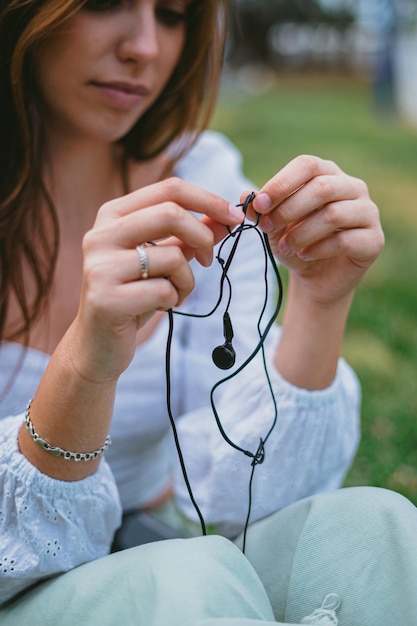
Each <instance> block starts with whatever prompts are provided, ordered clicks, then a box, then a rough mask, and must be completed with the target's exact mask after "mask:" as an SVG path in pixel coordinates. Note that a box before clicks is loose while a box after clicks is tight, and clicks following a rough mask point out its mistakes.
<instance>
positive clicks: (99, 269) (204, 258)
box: [70, 178, 243, 382]
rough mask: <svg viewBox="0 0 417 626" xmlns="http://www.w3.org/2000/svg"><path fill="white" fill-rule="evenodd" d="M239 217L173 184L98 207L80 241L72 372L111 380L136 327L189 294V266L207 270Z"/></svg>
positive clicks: (217, 201)
mask: <svg viewBox="0 0 417 626" xmlns="http://www.w3.org/2000/svg"><path fill="white" fill-rule="evenodd" d="M194 211H195V212H198V213H200V214H202V217H201V218H200V219H199V218H198V217H196V216H195V215H193V213H192V212H194ZM242 217H243V214H242V212H241V210H240V209H238V208H236V207H234V206H233V205H230V204H229V203H228V202H226V201H225V200H223V199H222V198H220V197H218V196H216V195H214V194H212V193H209V192H208V191H205V190H203V189H201V188H199V187H196V186H195V185H192V184H191V183H187V182H185V181H182V180H180V179H177V178H170V179H167V180H165V181H162V182H160V183H156V184H154V185H150V186H148V187H144V188H142V189H139V190H137V191H135V192H133V193H130V194H129V195H127V196H123V197H121V198H118V199H116V200H112V201H110V202H107V203H106V204H104V205H103V206H102V207H101V208H100V210H99V212H98V214H97V218H96V221H95V224H94V227H93V228H92V229H91V230H90V231H89V232H87V234H86V235H85V237H84V242H83V250H84V269H83V282H82V291H81V300H80V306H79V310H78V314H77V316H76V319H75V321H74V323H73V325H72V327H71V329H70V333H71V345H72V346H73V350H72V360H73V364H74V365H75V367H76V368H77V370H78V372H79V373H80V374H81V375H82V376H84V377H87V378H88V379H89V380H91V379H94V380H96V381H98V382H104V381H106V380H110V379H114V378H118V376H119V375H120V374H121V373H122V371H123V370H124V369H125V368H126V367H127V366H128V365H129V363H130V361H131V359H132V357H133V354H134V349H135V340H136V333H137V330H138V328H140V327H142V326H143V325H144V324H145V323H146V322H147V321H148V319H149V318H150V316H151V315H152V314H153V313H154V312H155V311H156V310H166V309H169V308H172V307H176V306H178V305H179V304H181V302H182V301H183V300H184V298H185V297H186V296H187V295H188V294H189V293H190V292H191V290H192V289H193V287H194V278H193V274H192V271H191V268H190V265H189V261H190V259H192V258H194V257H195V258H196V259H197V261H199V262H200V263H201V264H202V265H205V266H207V265H210V263H211V262H212V258H213V246H214V245H215V244H216V243H218V242H219V241H220V240H221V239H222V238H223V237H224V236H225V235H226V234H227V229H226V226H231V227H234V226H236V225H237V224H238V223H240V222H241V221H242ZM149 241H156V242H158V245H157V246H146V253H147V256H148V261H149V272H148V278H147V279H143V278H141V263H140V257H139V254H138V251H137V250H136V247H137V246H138V245H140V244H145V243H146V242H149Z"/></svg>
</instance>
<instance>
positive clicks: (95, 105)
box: [34, 0, 189, 142]
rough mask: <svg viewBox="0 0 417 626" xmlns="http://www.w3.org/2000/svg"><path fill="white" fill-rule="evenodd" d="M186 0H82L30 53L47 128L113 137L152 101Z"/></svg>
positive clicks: (163, 79) (181, 26)
mask: <svg viewBox="0 0 417 626" xmlns="http://www.w3.org/2000/svg"><path fill="white" fill-rule="evenodd" d="M188 4H189V0H87V3H86V4H85V6H84V7H83V8H82V9H81V10H80V11H79V12H78V13H77V14H76V15H75V16H74V17H73V18H71V19H70V21H68V22H67V23H66V25H65V27H64V28H62V29H61V30H60V32H59V33H57V34H56V35H55V36H54V37H52V38H50V39H48V40H47V41H46V42H45V43H44V44H42V46H41V47H40V48H39V50H38V51H37V52H36V53H35V57H34V59H35V67H36V70H35V71H36V75H37V80H38V85H39V89H40V93H41V96H42V99H43V102H44V105H45V109H46V115H45V118H46V123H47V125H48V128H49V129H50V130H51V132H53V133H54V136H55V134H56V133H63V134H64V135H65V134H66V135H67V136H68V137H71V138H76V137H81V138H84V139H87V138H92V139H96V140H99V141H105V142H112V141H116V140H117V139H120V138H121V137H123V136H124V135H125V134H126V133H127V132H128V131H129V130H130V129H131V128H132V126H133V125H134V124H135V123H136V121H137V120H138V119H139V118H140V117H141V116H142V115H143V114H144V113H145V111H147V109H148V108H149V107H150V106H151V105H152V104H153V103H154V102H155V100H156V99H157V97H158V96H159V94H160V93H161V91H162V90H163V88H164V86H165V85H166V83H167V81H168V79H169V78H170V76H171V74H172V72H173V70H174V69H175V67H176V65H177V63H178V60H179V58H180V55H181V52H182V50H183V46H184V41H185V18H186V9H187V5H188Z"/></svg>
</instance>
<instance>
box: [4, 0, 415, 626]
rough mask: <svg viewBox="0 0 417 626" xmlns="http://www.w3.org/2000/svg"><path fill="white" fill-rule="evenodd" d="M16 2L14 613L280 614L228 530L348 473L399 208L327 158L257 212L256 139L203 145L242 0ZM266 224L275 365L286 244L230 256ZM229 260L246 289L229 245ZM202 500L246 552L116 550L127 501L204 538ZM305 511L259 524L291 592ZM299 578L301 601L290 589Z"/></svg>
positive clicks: (359, 501) (10, 64)
mask: <svg viewBox="0 0 417 626" xmlns="http://www.w3.org/2000/svg"><path fill="white" fill-rule="evenodd" d="M0 6H1V10H0V46H1V61H0V71H1V77H0V80H1V85H0V91H1V94H2V97H1V99H0V107H1V110H0V126H1V152H0V153H1V164H0V165H1V167H0V176H1V182H0V194H1V196H0V197H1V204H0V207H1V208H0V211H1V213H0V215H1V222H0V224H1V264H2V270H1V279H0V280H1V301H0V302H1V304H0V311H1V314H0V333H1V339H2V344H1V350H0V380H1V393H2V396H1V404H0V412H1V417H2V418H3V419H2V420H1V422H0V433H1V434H0V437H1V440H0V445H1V449H2V454H1V458H0V477H1V478H0V480H1V506H0V524H1V536H0V562H1V568H0V576H1V585H0V601H1V602H2V603H5V604H4V606H3V609H1V610H0V617H1V622H2V624H12V623H13V624H16V623H19V624H24V623H29V620H30V623H34V622H33V620H35V622H36V620H38V621H37V622H36V623H39V624H47V623H51V624H52V623H53V624H56V623H57V622H59V623H68V624H89V625H90V624H95V623H97V624H98V623H100V624H105V623H109V624H114V623H119V622H123V623H135V624H136V623H138V624H142V623H143V624H151V623H152V624H162V623H164V624H165V623H170V624H175V623H181V624H197V623H200V622H199V620H203V619H205V618H209V617H211V616H215V617H220V618H229V617H230V618H234V617H236V618H239V619H240V618H242V617H246V618H251V617H253V618H256V619H261V620H263V621H265V620H266V621H268V620H273V619H274V616H273V614H272V609H271V606H270V604H269V600H268V598H267V596H266V595H265V589H264V587H263V586H262V584H261V582H260V581H259V579H258V578H257V575H256V574H255V571H254V570H253V569H252V567H251V565H250V564H249V561H248V560H247V559H246V557H245V556H244V555H243V554H242V552H241V551H240V550H238V548H237V547H236V546H235V545H234V544H233V543H232V542H231V541H230V540H229V539H230V538H234V537H236V536H237V535H238V534H239V533H240V532H241V531H242V530H243V529H244V527H245V524H246V523H247V521H248V516H249V512H250V519H249V521H250V522H254V521H256V520H260V519H261V518H267V516H269V515H270V514H272V513H273V512H274V511H278V510H280V509H282V508H283V507H286V506H287V505H289V504H291V503H292V502H295V501H297V500H299V499H301V498H305V497H306V496H312V495H313V494H317V493H319V492H323V491H328V490H333V489H335V488H337V487H338V486H340V484H341V482H342V480H343V477H344V474H345V472H346V470H347V468H348V466H349V463H350V461H351V459H352V455H353V453H354V451H355V446H356V443H357V438H358V404H359V391H358V384H357V381H356V378H355V376H354V374H353V373H352V371H351V370H350V369H349V367H348V366H347V365H346V364H345V363H344V362H343V361H341V360H340V359H339V354H340V346H341V342H342V338H343V333H344V327H345V322H346V317H347V314H348V310H349V306H350V303H351V299H352V295H353V291H354V289H355V287H356V285H357V283H358V281H359V280H360V279H361V277H362V276H363V274H364V273H365V272H366V270H367V269H368V267H369V266H370V265H371V264H372V262H373V261H374V260H375V259H376V257H377V256H378V254H379V252H380V251H381V248H382V246H383V235H382V231H381V227H380V222H379V216H378V210H377V208H376V207H375V205H374V204H373V202H372V201H371V200H370V198H369V195H368V191H367V188H366V186H365V184H364V183H363V182H362V181H360V180H357V179H354V178H352V177H350V176H348V175H346V174H345V173H344V172H342V171H341V170H340V169H339V168H338V167H337V165H335V164H334V163H332V162H328V161H323V160H321V159H320V158H317V157H313V156H300V157H298V158H296V159H295V160H293V161H292V162H290V163H289V164H288V165H287V166H286V167H284V168H283V169H282V170H281V171H279V172H278V173H277V174H276V175H275V176H274V177H273V178H272V179H271V180H270V181H268V182H266V183H265V185H264V186H263V188H262V189H261V190H260V191H259V193H257V194H256V197H255V198H254V199H253V202H251V203H248V204H245V199H246V198H247V196H248V193H249V192H250V191H251V185H250V183H249V182H248V181H247V180H246V179H245V178H244V176H243V174H242V173H241V169H240V157H239V155H238V153H237V151H236V150H235V148H234V147H233V146H231V145H230V143H228V141H227V140H226V139H225V138H224V137H222V136H220V135H217V134H215V133H208V132H204V133H203V132H202V131H203V129H204V127H205V126H206V125H207V122H208V119H209V115H210V112H211V110H212V107H213V104H214V99H215V94H216V86H217V82H218V78H219V73H220V67H221V56H222V47H223V40H224V30H225V17H226V16H225V14H226V2H225V1H223V0H217V1H216V2H213V1H210V2H206V1H202V0H87V1H86V0H66V1H65V2H63V1H62V0H59V1H58V0H30V1H28V0H11V1H10V0H9V1H8V2H2V3H1V4H0ZM242 203H243V204H244V208H245V211H246V208H247V216H246V215H245V214H244V213H243V212H242V208H241V207H238V206H236V205H239V204H242ZM256 214H258V215H259V216H260V217H259V224H258V226H259V228H260V229H262V230H263V231H264V232H265V233H267V234H268V241H269V245H270V248H271V251H272V253H273V254H274V255H275V258H276V259H278V260H279V262H280V263H282V264H283V265H285V266H286V267H287V268H288V270H289V273H290V286H289V290H288V295H287V302H286V311H285V318H284V323H283V326H282V328H280V329H279V328H278V327H275V326H274V327H273V328H271V332H270V333H269V334H268V336H267V338H266V341H265V363H266V366H267V367H266V370H267V372H268V376H266V375H265V368H264V363H263V361H264V359H263V358H257V359H254V360H253V362H252V361H250V363H249V364H248V367H243V365H245V363H246V361H247V360H249V359H250V355H251V354H252V353H253V351H254V350H255V351H256V347H257V346H258V344H259V340H260V334H262V331H259V330H258V328H257V323H258V319H259V316H260V311H261V310H262V309H263V307H264V306H265V302H264V301H265V293H264V292H265V286H264V282H265V281H264V275H265V268H264V265H265V256H264V252H263V249H262V246H261V241H262V239H261V238H259V237H258V236H257V235H256V234H255V235H253V231H251V230H250V229H245V228H244V229H242V230H241V231H239V232H240V233H241V235H240V238H239V239H238V238H237V237H236V234H235V236H234V237H233V235H232V236H231V237H229V239H228V240H227V242H228V243H227V244H226V248H223V244H222V243H221V242H222V241H223V240H224V239H225V237H228V235H229V233H230V232H232V233H233V229H235V228H237V229H239V228H240V225H241V224H242V222H243V221H244V220H246V217H248V218H252V219H253V220H256V219H257V218H256ZM245 223H246V222H245ZM249 223H250V222H249ZM235 233H236V231H235ZM252 235H253V236H252ZM235 241H239V245H238V246H234V242H235ZM218 244H220V247H219V246H218ZM227 245H228V246H229V248H227ZM227 250H232V251H234V253H235V254H234V256H233V260H231V261H230V263H228V267H227V279H226V278H225V273H224V265H223V269H222V267H219V264H218V263H217V262H216V260H215V257H216V255H219V256H220V257H221V255H223V254H225V251H227ZM227 254H228V252H226V256H227ZM229 258H230V259H231V257H229ZM219 260H220V265H221V264H222V262H223V259H222V258H220V259H219ZM221 288H223V291H226V295H225V297H224V298H223V299H222V300H221V306H219V307H217V308H216V306H215V305H216V302H217V300H218V298H219V289H221ZM228 290H229V291H228ZM227 292H228V293H229V296H228V295H227ZM223 295H224V294H223ZM225 300H226V302H225ZM214 309H215V311H214ZM266 309H267V313H268V314H271V306H270V305H269V304H268V306H267V307H266ZM171 310H174V311H175V312H179V313H182V315H176V314H175V313H174V314H172V315H170V314H167V311H171ZM212 311H214V312H213V314H209V313H211V312H212ZM184 313H187V315H184ZM226 313H227V315H230V319H233V327H231V325H230V322H229V321H226V320H225V321H224V334H225V340H226V344H227V346H226V347H230V343H231V340H232V338H233V350H235V352H236V364H235V370H234V371H236V370H238V371H237V375H236V376H230V379H228V381H227V384H224V385H222V386H221V388H220V389H219V391H218V392H216V394H215V401H216V404H215V407H214V409H213V406H212V405H211V390H212V389H213V387H214V386H215V385H216V383H217V381H218V380H219V378H221V377H222V374H221V373H220V374H219V370H218V369H217V368H216V366H215V364H214V363H213V361H212V356H211V353H212V351H213V348H215V346H216V345H217V344H219V343H222V341H224V339H223V337H222V335H223V320H224V316H225V314H226ZM190 314H192V315H194V316H196V317H191V316H190ZM266 318H267V319H269V318H268V316H266ZM228 319H229V318H228ZM172 320H174V323H172ZM263 328H264V327H263ZM168 337H170V341H169V343H168ZM167 352H168V354H169V359H167V360H166V354H167ZM258 352H259V357H261V352H262V351H258ZM167 370H168V373H167ZM167 385H169V389H170V393H169V394H167V390H166V387H167ZM271 389H272V396H273V397H272V396H271ZM31 399H32V400H31ZM274 403H276V406H277V410H278V415H277V416H276V422H277V423H276V425H275V428H273V429H271V425H272V423H273V421H274ZM213 413H217V414H218V416H219V419H220V421H221V426H222V428H223V431H224V433H225V434H226V438H227V439H228V440H229V443H228V442H227V441H226V440H225V439H224V438H223V437H222V436H221V429H222V428H220V429H219V427H218V426H219V424H218V423H217V422H216V420H215V419H214V417H213ZM168 414H170V415H172V416H173V417H174V418H176V422H177V430H176V433H177V438H178V440H179V445H180V449H181V451H182V454H183V459H184V465H185V467H186V470H187V474H186V476H187V479H188V480H189V483H190V485H191V487H192V490H191V491H192V495H193V498H191V496H190V493H189V489H188V488H187V483H186V481H185V480H184V476H183V472H182V469H181V464H180V463H179V460H178V456H177V452H176V451H175V449H174V446H173V440H172V436H171V426H170V421H169V419H168ZM180 415H182V417H181V418H180V419H178V418H179V416H180ZM109 433H110V435H109ZM230 442H232V444H234V445H229V444H230ZM110 443H111V445H110ZM104 453H105V457H106V458H105V460H104V459H103V455H104ZM250 485H251V488H250V497H248V490H249V486H250ZM341 493H343V498H342V505H343V506H341V508H340V507H339V508H340V510H339V509H338V506H339V505H338V503H339V500H337V501H336V500H335V496H333V499H332V498H330V496H329V497H328V498H329V499H328V500H327V499H326V498H325V499H324V500H323V499H321V500H320V499H319V500H316V499H314V498H313V500H311V501H310V500H303V505H302V506H303V507H305V506H307V508H308V507H309V506H310V504H305V503H310V502H313V503H314V504H313V505H311V506H315V510H316V511H317V510H321V508H320V506H321V505H320V504H317V503H320V502H322V503H323V509H324V510H325V511H326V512H325V513H324V514H323V516H324V518H325V519H326V520H333V521H334V520H335V519H337V520H338V519H339V517H338V516H340V517H341V518H343V519H345V517H346V516H345V509H344V507H346V506H347V507H348V510H349V511H357V510H358V508H360V509H361V510H362V511H367V510H368V509H367V507H366V504H364V501H365V503H366V502H369V501H370V500H371V499H372V498H371V496H370V495H369V493H368V492H366V494H364V495H359V496H358V495H356V494H357V492H354V493H355V495H350V496H349V495H345V493H348V492H341ZM378 497H379V496H378ZM193 499H195V503H196V504H197V506H198V510H199V511H200V514H201V516H202V518H203V521H205V522H207V523H208V524H210V527H212V528H213V532H214V533H216V534H217V533H219V534H223V535H225V536H226V537H229V539H225V538H220V537H206V536H204V537H198V538H193V539H187V540H186V541H185V542H184V541H179V540H173V541H161V542H158V543H157V544H155V543H152V544H148V545H145V546H141V547H139V548H134V549H133V550H126V551H123V552H119V553H117V554H113V555H111V556H106V555H107V554H108V552H109V550H110V546H111V544H112V541H113V537H114V533H115V531H116V529H117V528H118V526H119V525H120V523H121V513H122V511H124V512H127V511H131V510H134V511H137V512H139V511H142V512H143V511H145V512H146V513H147V514H148V515H149V516H150V518H151V519H154V520H159V521H163V522H164V524H165V525H166V526H168V527H169V528H171V529H172V532H173V534H176V535H177V536H181V537H182V536H190V535H196V534H201V528H200V524H199V522H200V521H201V520H199V515H198V512H197V509H196V507H195V506H194V504H193ZM380 499H381V501H384V498H383V497H382V496H381V498H380ZM249 500H250V501H251V502H250V503H249ZM377 500H378V498H377V497H376V496H375V501H377ZM355 503H356V504H355ZM249 504H250V506H249ZM293 506H297V505H293ZM384 506H386V505H381V506H378V510H382V509H383V508H384ZM401 506H403V505H402V504H401ZM388 508H391V501H389V507H388ZM305 510H306V509H305V508H302V509H295V512H294V513H290V516H291V521H290V523H289V525H288V528H287V530H286V531H285V529H284V527H283V526H282V525H281V526H280V524H281V522H280V520H283V519H284V520H285V519H287V518H286V517H285V516H284V518H283V517H280V518H279V519H278V518H277V516H276V515H275V516H271V517H269V518H268V519H267V520H265V521H264V522H259V524H261V527H259V525H256V524H255V525H254V526H251V528H250V530H249V531H248V551H249V552H248V554H249V553H251V554H252V557H251V558H252V560H253V562H254V563H255V564H256V562H257V557H260V555H261V554H262V555H263V557H264V558H262V559H261V560H260V563H261V564H260V565H259V564H258V565H259V566H258V569H259V571H261V570H262V569H263V568H265V569H266V571H267V572H268V574H267V575H266V576H264V578H263V583H264V584H265V585H266V588H267V589H268V584H267V579H268V576H272V577H275V576H276V566H274V567H267V564H268V563H269V564H271V561H270V560H269V559H270V558H271V557H272V556H273V555H274V554H275V553H274V551H275V550H277V548H278V547H279V546H278V544H279V542H278V543H277V542H276V541H275V540H273V539H272V538H273V537H274V536H278V537H281V541H282V538H283V537H284V536H286V537H287V538H288V541H289V543H288V544H286V545H287V549H288V545H290V544H291V541H290V535H291V532H293V531H294V529H296V528H300V526H299V524H300V522H299V520H300V519H301V518H302V517H303V515H304V511H305ZM372 510H373V509H372ZM384 510H385V509H384ZM288 511H290V512H291V511H294V509H291V507H290V508H289V509H284V511H283V513H285V515H288ZM300 511H301V513H300ZM277 515H278V516H279V515H281V514H280V513H278V514H277ZM363 515H365V513H363ZM297 516H298V517H297ZM346 519H347V518H346ZM349 519H350V518H349ZM297 520H298V521H297ZM266 521H267V524H268V526H267V529H268V530H267V531H265V527H264V526H262V524H264V523H265V522H266ZM337 524H338V525H339V522H337ZM341 527H342V523H341V522H340V528H341ZM350 527H352V524H350ZM257 528H258V529H259V528H261V531H259V530H258V531H257V530H256V529H257ZM341 532H342V531H341ZM365 532H366V531H363V533H364V534H365ZM257 533H258V534H257ZM259 533H260V534H259ZM275 533H278V535H275ZM259 537H261V538H262V541H263V542H264V543H263V547H262V546H261V547H259V546H258V547H257V548H256V549H255V550H254V546H256V545H257V542H258V544H259ZM237 541H239V540H237ZM262 541H261V542H260V543H262ZM268 541H270V542H272V543H271V545H268ZM265 542H266V543H265ZM272 544H273V548H272V547H271V546H272ZM315 545H316V546H319V542H318V541H316V542H315ZM343 545H347V544H346V542H345V543H344V544H343ZM251 546H252V547H251ZM251 550H252V552H251ZM253 550H254V551H253ZM268 553H269V554H268ZM279 558H280V559H281V560H282V563H284V559H285V550H283V552H282V554H281V553H280V554H279ZM305 558H306V559H307V560H308V559H309V555H308V553H307V552H306V555H305ZM313 562H315V560H314V558H313V557H312V558H311V563H313ZM82 564H84V565H82ZM78 566H80V567H78ZM318 569H319V570H320V565H318ZM63 572H66V573H65V574H63ZM58 574H60V575H59V576H56V575H58ZM329 574H330V575H331V572H329ZM51 577H52V579H51V580H47V581H45V579H49V578H51ZM288 580H289V579H288ZM349 580H350V579H349ZM33 585H35V588H34V589H33V590H29V591H28V589H29V588H30V587H32V586H33ZM275 587H276V588H277V589H279V590H280V592H282V593H286V591H285V585H284V586H283V584H281V583H280V581H279V580H278V579H276V580H275V581H274V588H275ZM324 587H325V585H324V586H321V585H319V588H318V590H317V593H318V594H319V595H322V592H323V591H325V589H324ZM150 589H152V590H153V591H152V593H151V592H150ZM330 591H332V590H330ZM273 593H275V592H273ZM273 593H272V595H273ZM326 593H327V591H326ZM326 593H325V594H324V595H326ZM213 594H214V595H213ZM242 597H243V598H244V600H243V599H242ZM213 598H216V601H215V602H214V603H213ZM314 601H315V600H314ZM301 604H302V603H301ZM301 604H300V605H298V606H297V611H298V613H297V615H298V614H300V617H297V619H301V618H302V617H303V611H304V609H305V608H306V607H304V606H301ZM320 604H321V600H320V603H319V605H318V606H319V608H320ZM336 604H337V603H336ZM213 607H215V608H213ZM313 608H314V607H313ZM336 608H338V605H337V607H336V605H335V606H332V607H328V606H327V605H326V604H325V605H323V606H322V607H321V608H320V610H321V611H328V612H329V611H333V612H334V611H335V610H336ZM300 612H301V613H300ZM307 612H308V611H307ZM304 615H305V612H304ZM275 618H276V619H281V616H280V614H279V612H278V613H276V615H275ZM284 618H285V616H284V617H282V619H284ZM285 619H286V618H285ZM48 620H49V621H48ZM205 623H206V622H205ZM207 623H208V622H207ZM239 623H241V622H239Z"/></svg>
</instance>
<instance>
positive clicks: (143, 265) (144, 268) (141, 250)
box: [136, 244, 149, 280]
mask: <svg viewBox="0 0 417 626" xmlns="http://www.w3.org/2000/svg"><path fill="white" fill-rule="evenodd" d="M136 250H137V252H138V254H139V259H140V272H141V273H140V277H141V278H142V279H144V280H145V279H146V278H148V276H149V274H148V271H149V259H148V253H147V252H146V248H145V246H144V245H143V244H141V245H140V246H136Z"/></svg>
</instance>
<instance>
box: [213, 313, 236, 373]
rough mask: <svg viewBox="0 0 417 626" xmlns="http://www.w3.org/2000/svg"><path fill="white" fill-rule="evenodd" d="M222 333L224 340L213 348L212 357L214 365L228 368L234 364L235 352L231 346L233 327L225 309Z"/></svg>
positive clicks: (222, 368) (223, 368) (224, 368)
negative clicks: (220, 344)
mask: <svg viewBox="0 0 417 626" xmlns="http://www.w3.org/2000/svg"><path fill="white" fill-rule="evenodd" d="M223 334H224V338H225V340H226V341H225V343H224V344H223V345H222V346H217V348H214V350H213V353H212V358H213V362H214V365H217V367H218V368H220V369H221V370H228V369H230V368H231V367H233V365H234V364H235V360H236V352H235V351H234V349H233V346H232V339H233V328H232V322H231V320H230V315H229V313H228V312H227V311H226V313H225V314H224V315H223Z"/></svg>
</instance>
